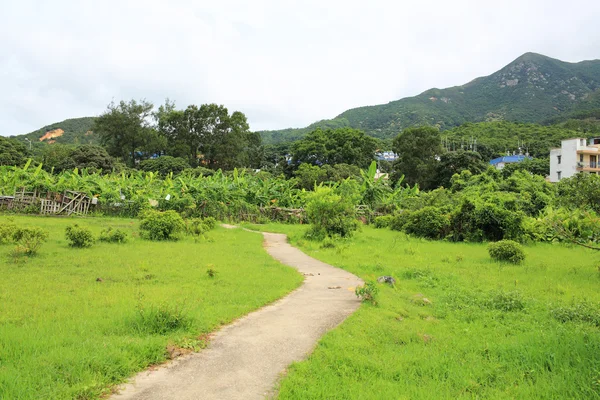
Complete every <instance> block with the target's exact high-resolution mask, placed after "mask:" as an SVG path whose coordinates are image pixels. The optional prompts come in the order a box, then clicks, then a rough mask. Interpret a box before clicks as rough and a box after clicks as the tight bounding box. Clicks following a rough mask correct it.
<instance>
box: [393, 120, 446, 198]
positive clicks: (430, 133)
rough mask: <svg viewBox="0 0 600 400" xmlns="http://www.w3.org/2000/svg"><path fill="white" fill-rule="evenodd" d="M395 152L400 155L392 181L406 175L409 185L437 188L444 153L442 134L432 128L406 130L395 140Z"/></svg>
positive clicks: (406, 181)
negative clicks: (436, 179)
mask: <svg viewBox="0 0 600 400" xmlns="http://www.w3.org/2000/svg"><path fill="white" fill-rule="evenodd" d="M392 149H393V151H394V152H395V153H396V154H397V155H398V159H397V160H396V161H395V162H394V173H393V174H392V179H393V180H394V181H397V180H398V179H399V178H400V177H401V176H402V175H404V179H405V180H404V182H405V183H407V184H409V185H411V186H412V185H414V184H419V186H420V187H421V188H422V189H430V188H432V187H433V186H435V176H436V172H437V168H438V164H439V158H440V156H441V154H442V152H443V149H442V145H441V139H440V132H439V131H438V130H437V129H436V128H433V127H430V126H422V127H418V128H409V129H405V130H404V131H402V133H400V134H399V135H398V136H396V138H395V139H394V142H393V144H392Z"/></svg>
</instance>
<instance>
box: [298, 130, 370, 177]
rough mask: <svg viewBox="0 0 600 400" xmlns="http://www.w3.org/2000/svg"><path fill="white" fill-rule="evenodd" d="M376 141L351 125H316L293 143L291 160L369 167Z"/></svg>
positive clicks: (317, 163)
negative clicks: (327, 127) (337, 126)
mask: <svg viewBox="0 0 600 400" xmlns="http://www.w3.org/2000/svg"><path fill="white" fill-rule="evenodd" d="M377 144H378V143H377V140H376V139H373V138H371V137H369V136H366V135H365V133H364V132H362V131H359V130H357V129H352V128H339V129H327V130H322V129H321V128H317V129H315V130H314V131H312V132H310V133H309V134H308V135H306V137H305V138H304V139H302V140H299V141H297V142H296V143H294V145H293V146H292V163H293V164H294V165H300V164H302V163H309V164H313V165H324V164H329V165H334V164H352V165H356V166H358V167H360V168H368V167H369V164H370V163H371V161H373V160H374V159H375V150H376V149H377Z"/></svg>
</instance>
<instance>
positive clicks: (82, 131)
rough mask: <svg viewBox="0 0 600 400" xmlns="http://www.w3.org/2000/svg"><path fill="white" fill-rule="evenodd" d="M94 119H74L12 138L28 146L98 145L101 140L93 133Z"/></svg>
mask: <svg viewBox="0 0 600 400" xmlns="http://www.w3.org/2000/svg"><path fill="white" fill-rule="evenodd" d="M94 120H95V118H94V117H83V118H72V119H66V120H64V121H62V122H57V123H54V124H51V125H47V126H44V127H43V128H40V129H38V130H37V131H33V132H30V133H26V134H24V135H17V136H11V137H12V138H15V139H17V140H19V141H21V142H23V143H25V144H27V145H29V142H28V141H27V140H30V141H31V143H40V144H42V143H46V144H53V143H61V144H74V145H77V144H98V142H99V138H98V136H97V135H95V134H94V132H92V126H93V125H94Z"/></svg>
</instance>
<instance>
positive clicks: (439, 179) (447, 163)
mask: <svg viewBox="0 0 600 400" xmlns="http://www.w3.org/2000/svg"><path fill="white" fill-rule="evenodd" d="M487 168H488V164H487V163H485V162H483V160H482V159H481V155H480V154H479V153H476V152H474V151H464V150H458V151H448V152H446V153H443V154H442V155H441V156H440V162H439V163H437V171H436V176H435V185H436V186H438V187H446V188H448V187H450V180H451V179H452V176H453V175H454V174H460V173H461V172H462V171H464V170H468V171H471V173H472V174H473V175H477V174H480V173H482V172H483V171H485V170H486V169H487Z"/></svg>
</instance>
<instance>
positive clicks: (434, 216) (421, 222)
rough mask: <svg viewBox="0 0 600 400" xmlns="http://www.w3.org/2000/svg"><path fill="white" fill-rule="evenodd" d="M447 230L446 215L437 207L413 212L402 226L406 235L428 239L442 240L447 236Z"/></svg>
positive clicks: (447, 221)
mask: <svg viewBox="0 0 600 400" xmlns="http://www.w3.org/2000/svg"><path fill="white" fill-rule="evenodd" d="M449 228H450V219H449V217H448V215H446V214H445V213H444V212H443V211H442V209H440V208H437V207H424V208H422V209H420V210H418V211H415V212H413V213H412V214H411V215H410V217H409V219H408V222H407V223H406V224H405V225H404V231H405V232H406V233H410V234H413V235H415V236H419V237H424V238H428V239H442V238H444V237H445V236H446V235H447V234H448V232H449Z"/></svg>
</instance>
